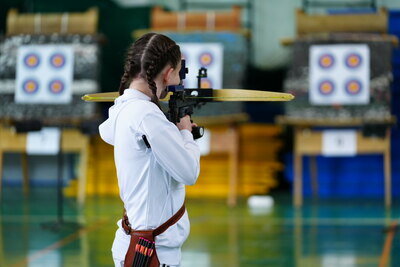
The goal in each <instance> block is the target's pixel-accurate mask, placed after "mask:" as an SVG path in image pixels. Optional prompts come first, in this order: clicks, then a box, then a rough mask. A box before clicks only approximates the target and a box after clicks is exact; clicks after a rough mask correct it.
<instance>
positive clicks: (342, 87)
mask: <svg viewBox="0 0 400 267" xmlns="http://www.w3.org/2000/svg"><path fill="white" fill-rule="evenodd" d="M369 62H370V53H369V47H368V46H367V45H363V44H355V45H352V44H340V45H313V46H311V47H310V58H309V67H310V77H309V78H310V84H309V88H310V91H309V92H310V93H309V98H310V102H311V104H314V105H332V104H341V105H365V104H368V103H369V100H370V88H369V81H370V63H369Z"/></svg>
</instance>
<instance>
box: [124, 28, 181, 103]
mask: <svg viewBox="0 0 400 267" xmlns="http://www.w3.org/2000/svg"><path fill="white" fill-rule="evenodd" d="M180 60H181V51H180V48H179V46H178V45H177V44H176V43H175V42H174V41H173V40H171V39H170V38H168V37H167V36H165V35H162V34H157V33H147V34H145V35H143V36H142V37H140V38H139V39H138V40H136V41H135V42H134V43H133V44H132V45H131V47H129V49H128V51H127V55H126V59H125V66H124V74H123V75H122V78H121V83H120V85H119V94H120V95H122V94H123V93H124V90H125V89H126V88H128V87H129V85H130V83H131V82H132V80H133V79H135V78H138V77H141V78H143V79H145V80H147V83H148V84H149V87H150V89H151V91H152V92H153V96H152V98H151V101H152V102H154V103H155V104H156V105H157V106H158V107H160V105H159V100H158V97H157V86H156V83H155V82H154V79H155V77H156V76H157V75H158V74H159V73H160V72H161V70H162V69H163V68H164V67H165V66H166V65H167V64H170V65H171V67H172V68H176V67H177V66H178V63H179V61H180Z"/></svg>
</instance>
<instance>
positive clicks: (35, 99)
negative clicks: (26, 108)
mask: <svg viewBox="0 0 400 267" xmlns="http://www.w3.org/2000/svg"><path fill="white" fill-rule="evenodd" d="M73 59H74V57H73V48H72V46H71V45H23V46H20V47H19V49H18V58H17V72H16V91H15V101H16V102H17V103H36V104H40V103H42V104H68V103H70V102H71V100H72V88H71V86H72V79H73V62H74V60H73Z"/></svg>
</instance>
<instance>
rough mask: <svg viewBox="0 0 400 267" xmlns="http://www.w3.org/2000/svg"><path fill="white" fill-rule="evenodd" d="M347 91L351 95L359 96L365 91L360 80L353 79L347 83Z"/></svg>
mask: <svg viewBox="0 0 400 267" xmlns="http://www.w3.org/2000/svg"><path fill="white" fill-rule="evenodd" d="M345 89H346V92H347V93H348V94H349V95H358V94H360V93H361V91H362V90H363V86H362V83H361V82H360V81H359V80H356V79H351V80H349V81H347V82H346V84H345Z"/></svg>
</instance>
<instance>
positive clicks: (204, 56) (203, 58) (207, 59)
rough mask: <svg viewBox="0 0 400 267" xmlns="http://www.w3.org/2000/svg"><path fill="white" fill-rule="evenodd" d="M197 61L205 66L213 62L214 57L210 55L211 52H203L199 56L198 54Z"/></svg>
mask: <svg viewBox="0 0 400 267" xmlns="http://www.w3.org/2000/svg"><path fill="white" fill-rule="evenodd" d="M199 61H200V64H201V65H202V66H203V67H207V66H209V65H211V64H212V63H213V61H214V57H213V55H212V54H211V53H209V52H203V53H201V54H200V56H199Z"/></svg>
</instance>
